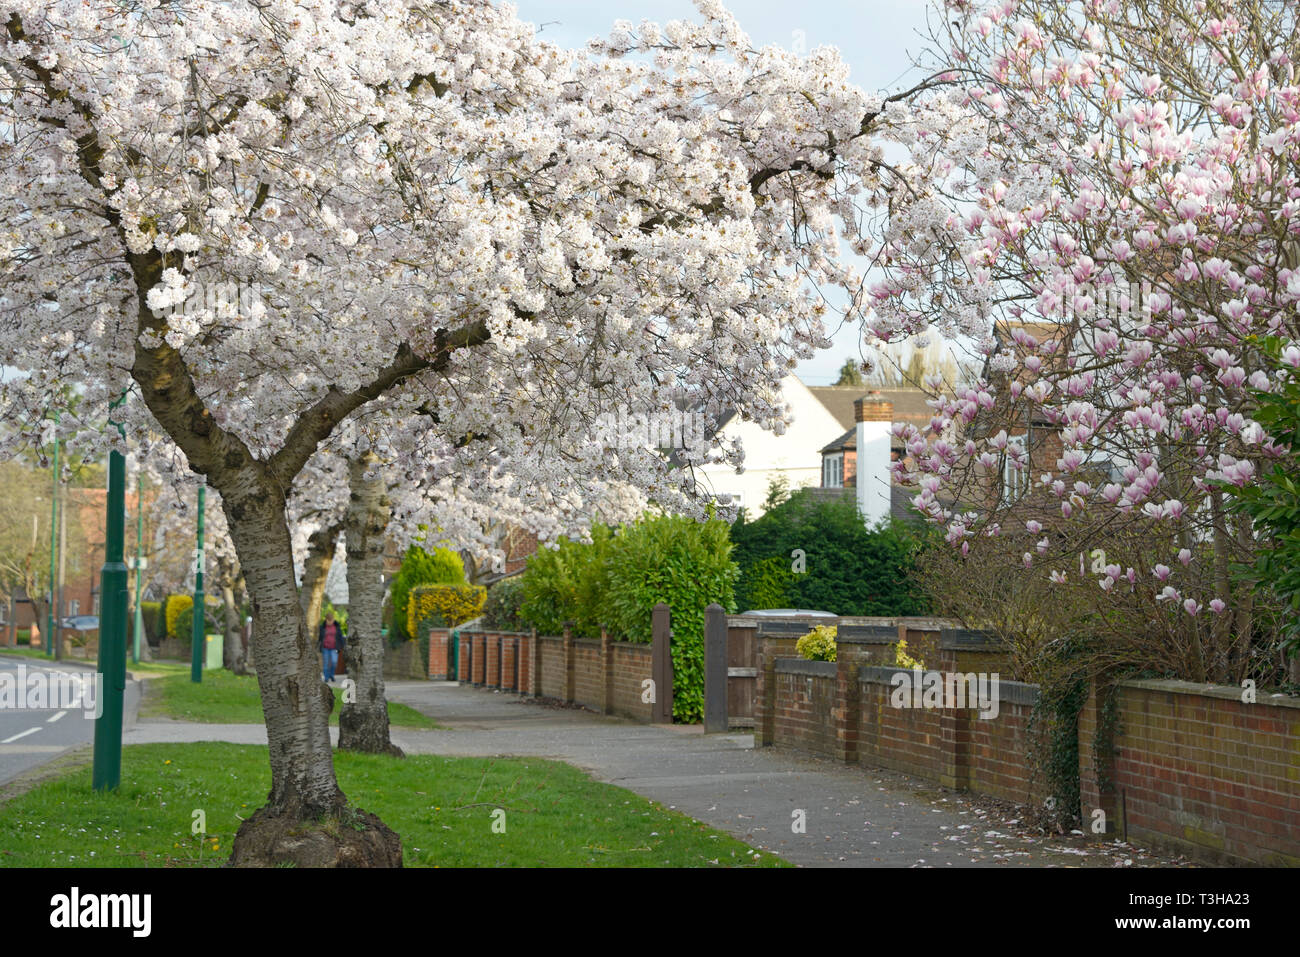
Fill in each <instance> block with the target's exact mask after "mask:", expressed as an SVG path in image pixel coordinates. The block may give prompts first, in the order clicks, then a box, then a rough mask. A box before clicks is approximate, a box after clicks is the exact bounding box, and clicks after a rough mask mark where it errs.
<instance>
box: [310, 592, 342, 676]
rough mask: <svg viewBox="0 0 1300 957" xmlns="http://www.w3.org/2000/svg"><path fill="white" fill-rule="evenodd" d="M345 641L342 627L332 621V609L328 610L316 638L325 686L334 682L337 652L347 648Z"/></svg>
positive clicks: (337, 659) (337, 660)
mask: <svg viewBox="0 0 1300 957" xmlns="http://www.w3.org/2000/svg"><path fill="white" fill-rule="evenodd" d="M347 640H348V638H347V634H346V632H344V630H343V626H342V625H341V624H339V623H338V622H337V621H335V620H334V609H333V608H331V609H329V610H328V611H326V612H325V620H324V621H322V622H321V623H320V634H319V635H318V636H317V638H316V647H317V648H319V649H320V656H321V664H322V665H323V667H324V671H323V675H324V680H325V683H326V684H329V683H330V682H332V681H333V680H334V671H335V669H337V668H338V666H339V652H341V651H342V650H343V649H344V648H345V647H346V646H347Z"/></svg>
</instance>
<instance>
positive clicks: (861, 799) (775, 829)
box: [125, 681, 1187, 867]
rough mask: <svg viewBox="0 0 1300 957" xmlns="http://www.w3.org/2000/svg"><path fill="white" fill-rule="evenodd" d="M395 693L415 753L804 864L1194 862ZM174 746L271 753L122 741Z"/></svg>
mask: <svg viewBox="0 0 1300 957" xmlns="http://www.w3.org/2000/svg"><path fill="white" fill-rule="evenodd" d="M387 688H388V693H389V696H390V697H391V698H392V699H393V700H394V701H400V702H402V703H404V704H408V705H410V706H411V707H413V708H416V709H417V710H419V711H422V712H423V713H425V714H427V715H429V716H430V717H432V718H434V719H436V720H437V721H438V722H439V723H440V724H442V725H445V726H446V727H447V729H448V730H439V731H417V730H412V729H404V728H396V729H394V730H393V732H392V737H393V740H394V742H396V743H397V744H398V745H400V746H401V747H402V748H403V749H404V750H406V752H407V753H408V754H440V755H463V756H471V757H476V756H528V757H544V758H553V759H556V760H559V761H566V762H568V763H570V764H573V765H576V766H578V767H580V768H583V769H584V770H586V771H588V772H589V773H590V774H591V775H592V776H593V777H594V778H596V779H597V780H600V781H605V782H608V783H610V784H616V785H619V786H620V787H624V788H627V789H628V790H631V791H635V792H636V793H638V794H642V795H644V796H646V797H648V798H651V799H653V800H656V801H658V802H660V803H661V804H664V805H665V806H667V807H670V808H674V809H675V810H678V811H681V812H682V813H684V814H687V815H689V816H690V817H693V818H696V819H697V820H700V821H703V822H705V823H707V824H710V825H712V826H714V827H717V828H719V829H720V830H723V831H727V832H729V833H731V834H733V835H735V836H736V837H738V838H740V839H741V840H743V841H746V842H747V843H749V844H751V845H752V846H754V847H756V848H759V849H760V850H767V851H771V852H775V853H776V854H779V855H780V856H781V857H783V858H785V859H786V860H788V861H790V862H792V863H794V864H798V865H802V866H806V867H972V866H977V867H978V866H986V867H987V866H993V867H998V866H1002V867H1010V866H1026V865H1028V866H1038V867H1129V866H1132V867H1141V866H1146V867H1151V866H1179V865H1182V866H1187V865H1186V863H1185V862H1183V861H1181V860H1180V859H1177V858H1171V857H1164V856H1159V855H1155V854H1153V853H1151V852H1148V851H1146V850H1144V849H1141V848H1138V847H1135V846H1133V845H1129V844H1123V843H1121V842H1112V843H1093V842H1088V841H1085V840H1084V839H1083V838H1082V837H1081V836H1070V837H1046V836H1044V835H1042V834H1039V833H1037V832H1035V831H1033V830H1032V829H1030V828H1028V827H1025V826H1023V825H1022V823H1021V822H1020V820H1019V819H1018V817H1017V812H1016V810H1015V809H1013V808H1009V807H1008V806H1005V805H1003V806H999V805H997V804H995V803H994V802H985V801H981V800H980V799H978V798H970V797H967V796H963V795H960V794H958V793H956V792H953V791H949V790H947V789H944V788H940V787H938V786H935V785H930V784H926V783H924V782H920V781H918V780H917V779H914V778H909V777H907V776H905V775H901V774H895V773H893V772H888V771H869V770H863V769H861V768H851V767H847V766H844V765H841V764H837V763H835V762H832V761H828V760H821V759H818V758H814V757H810V756H805V755H799V754H795V753H792V752H788V751H778V750H775V749H772V748H763V749H760V750H755V749H754V747H753V735H750V734H725V735H705V734H703V733H702V731H701V730H700V729H699V728H698V727H681V726H672V727H664V726H650V725H643V724H637V723H635V722H632V721H626V720H623V719H619V718H612V717H607V716H603V715H596V714H592V713H591V712H587V711H581V710H577V709H571V708H558V707H553V706H547V705H543V704H539V703H537V702H534V701H531V700H525V699H521V698H518V697H516V696H514V695H511V694H502V693H500V692H491V691H484V690H480V689H473V688H462V687H459V686H458V685H455V684H452V683H444V682H430V681H423V682H417V681H403V682H390V683H388V684H387ZM333 733H334V734H336V735H337V729H334V731H333ZM168 741H234V742H238V743H247V744H265V743H266V732H265V729H264V728H263V727H261V726H260V725H197V724H189V723H181V722H162V721H151V720H146V721H144V722H141V723H138V724H137V725H136V726H135V727H134V728H133V729H132V730H131V731H130V732H129V733H128V734H127V735H126V736H125V743H127V744H141V743H145V742H168ZM796 810H801V811H803V812H804V813H805V816H806V831H805V833H802V834H797V833H794V832H793V831H792V824H793V823H794V818H793V817H792V815H793V812H795V811H796Z"/></svg>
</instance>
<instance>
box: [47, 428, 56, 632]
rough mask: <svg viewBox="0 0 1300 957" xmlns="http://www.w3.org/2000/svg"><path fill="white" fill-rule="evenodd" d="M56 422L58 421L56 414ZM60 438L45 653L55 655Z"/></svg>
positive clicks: (52, 509)
mask: <svg viewBox="0 0 1300 957" xmlns="http://www.w3.org/2000/svg"><path fill="white" fill-rule="evenodd" d="M54 421H56V422H57V421H58V413H55V417H54ZM58 542H59V437H58V436H57V435H56V436H55V437H54V495H53V498H52V500H51V501H50V604H49V606H48V614H47V615H46V616H45V653H46V654H47V655H53V654H54V615H55V613H56V611H57V609H56V608H55V607H54V602H55V597H54V562H55V559H56V558H57V557H58V551H59V546H58Z"/></svg>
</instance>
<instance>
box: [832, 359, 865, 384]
mask: <svg viewBox="0 0 1300 957" xmlns="http://www.w3.org/2000/svg"><path fill="white" fill-rule="evenodd" d="M835 384H836V385H862V368H861V365H860V364H859V363H857V362H854V361H853V360H852V359H845V360H844V365H842V366H840V377H839V378H838V379H836V380H835Z"/></svg>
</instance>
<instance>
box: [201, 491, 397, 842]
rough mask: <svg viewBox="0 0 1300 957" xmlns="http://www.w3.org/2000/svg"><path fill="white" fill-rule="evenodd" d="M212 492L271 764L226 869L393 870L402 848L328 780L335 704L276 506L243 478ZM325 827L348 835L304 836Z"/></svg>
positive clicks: (273, 497)
mask: <svg viewBox="0 0 1300 957" xmlns="http://www.w3.org/2000/svg"><path fill="white" fill-rule="evenodd" d="M220 491H221V493H222V501H223V504H224V507H225V511H226V517H227V519H228V520H229V525H230V536H231V539H232V540H233V541H234V544H235V549H236V551H237V552H238V554H239V563H240V567H241V568H242V569H243V572H244V579H245V581H246V583H247V586H248V590H249V594H250V596H251V598H252V606H253V621H254V632H253V645H254V654H255V655H256V658H257V683H258V687H259V689H260V691H261V694H262V711H263V714H264V715H265V716H266V733H267V742H268V750H269V754H270V761H271V792H270V794H269V795H268V797H267V805H266V806H265V807H263V808H261V809H260V810H259V811H257V813H255V814H254V815H253V816H252V817H251V818H249V819H248V820H246V821H245V822H244V823H243V824H242V825H241V826H240V828H239V833H238V834H237V835H236V836H235V841H234V848H233V851H232V854H231V857H230V864H231V865H234V866H254V867H256V866H262V867H267V866H275V865H276V864H279V863H282V862H285V861H289V862H292V863H294V864H297V865H298V866H308V867H331V866H335V867H336V866H354V867H358V866H359V867H365V866H381V867H382V866H387V867H394V866H397V867H400V866H401V860H402V857H401V839H400V838H398V836H397V835H396V834H395V833H394V832H393V831H392V830H390V829H389V828H387V827H386V826H385V825H384V824H383V822H382V821H380V820H379V819H378V818H377V817H375V816H374V815H370V814H366V813H365V812H362V811H358V810H356V809H352V808H349V807H348V806H347V799H346V798H345V797H344V795H343V792H342V791H341V790H339V786H338V782H337V780H336V779H335V776H334V762H333V755H332V754H331V750H330V737H329V714H330V711H331V710H332V709H333V706H334V696H333V693H332V692H331V691H330V689H329V688H328V687H326V686H325V684H324V683H323V682H322V681H321V675H320V668H319V667H318V658H317V654H316V645H315V642H314V641H313V640H312V637H311V635H309V634H308V629H307V623H306V621H305V619H304V618H303V614H302V606H301V605H300V603H299V599H298V590H297V587H296V585H295V583H294V579H293V546H292V543H291V541H290V538H289V528H288V525H287V523H286V520H285V500H284V496H283V494H276V492H275V491H274V490H273V489H271V488H269V487H266V486H265V485H263V484H261V483H254V482H249V481H247V480H244V479H242V477H241V480H239V481H236V482H231V483H229V484H228V485H227V487H225V488H222V489H220ZM325 819H331V820H333V821H342V822H343V823H344V824H346V825H348V826H343V827H339V826H336V825H334V826H332V825H330V824H329V823H328V821H326V822H325V824H324V825H323V826H316V827H313V826H311V825H312V824H313V823H316V824H318V825H319V824H320V823H321V822H322V821H325Z"/></svg>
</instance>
